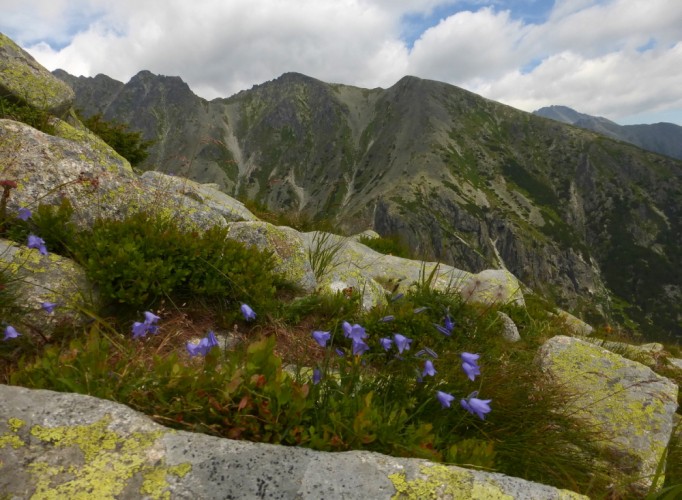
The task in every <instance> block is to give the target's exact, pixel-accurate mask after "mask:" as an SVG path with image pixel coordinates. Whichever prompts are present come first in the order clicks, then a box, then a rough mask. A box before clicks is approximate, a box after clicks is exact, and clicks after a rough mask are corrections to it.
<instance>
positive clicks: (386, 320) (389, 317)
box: [379, 314, 395, 323]
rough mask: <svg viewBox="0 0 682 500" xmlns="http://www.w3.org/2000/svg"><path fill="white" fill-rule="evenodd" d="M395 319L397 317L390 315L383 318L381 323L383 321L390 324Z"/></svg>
mask: <svg viewBox="0 0 682 500" xmlns="http://www.w3.org/2000/svg"><path fill="white" fill-rule="evenodd" d="M394 319H395V316H393V315H392V314H389V315H388V316H384V317H383V318H381V319H380V320H379V321H381V322H382V323H388V322H389V321H393V320H394Z"/></svg>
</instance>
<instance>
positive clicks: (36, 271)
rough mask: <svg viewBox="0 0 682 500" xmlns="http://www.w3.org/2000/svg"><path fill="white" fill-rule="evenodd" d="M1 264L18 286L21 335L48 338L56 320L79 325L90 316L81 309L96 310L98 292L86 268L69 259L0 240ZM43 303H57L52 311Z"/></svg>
mask: <svg viewBox="0 0 682 500" xmlns="http://www.w3.org/2000/svg"><path fill="white" fill-rule="evenodd" d="M0 266H2V268H3V269H5V270H7V271H9V273H10V275H11V277H12V282H13V283H14V284H15V285H16V287H17V294H18V295H19V304H20V305H21V306H22V310H23V315H22V318H21V322H20V323H18V324H14V325H13V326H14V327H15V328H16V329H17V330H18V331H20V333H21V334H22V335H25V334H31V333H34V332H37V333H38V334H39V335H42V336H43V337H49V336H50V335H51V334H52V332H53V331H54V327H55V325H56V324H57V323H61V322H68V323H70V324H72V325H74V326H79V325H82V324H83V323H84V321H85V320H86V319H87V318H86V317H85V316H84V315H83V314H82V312H81V311H83V310H88V311H95V310H97V303H98V297H97V293H96V291H95V290H94V289H93V287H92V286H91V284H90V283H89V282H88V280H87V278H86V277H85V272H84V271H83V269H82V268H81V267H80V266H79V265H78V264H76V263H75V262H73V261H72V260H70V259H67V258H65V257H61V256H59V255H56V254H53V253H49V252H48V255H41V254H40V252H39V251H38V250H36V249H30V248H28V247H26V246H19V245H17V244H15V243H13V242H10V241H7V240H3V239H0ZM43 302H55V303H57V304H58V306H57V307H56V308H55V310H54V312H53V313H52V314H48V313H47V312H46V311H45V310H43V308H42V306H41V304H42V303H43Z"/></svg>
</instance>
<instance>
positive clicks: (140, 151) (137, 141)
mask: <svg viewBox="0 0 682 500" xmlns="http://www.w3.org/2000/svg"><path fill="white" fill-rule="evenodd" d="M79 118H80V119H81V121H82V122H83V123H84V124H85V126H86V127H88V128H89V129H90V130H91V131H92V132H94V133H95V134H97V135H98V136H99V137H100V138H101V139H102V140H103V141H104V142H106V143H107V144H109V146H111V147H112V148H114V150H116V152H117V153H118V154H120V155H121V156H123V158H125V159H126V160H128V161H129V162H130V164H131V165H132V166H137V165H139V164H140V163H142V162H143V161H145V160H146V159H147V157H148V156H149V148H150V147H151V146H152V144H154V141H145V140H144V139H143V138H142V132H134V131H132V130H130V128H129V127H128V126H127V125H126V124H124V123H119V122H116V121H108V120H105V119H104V117H103V116H102V114H101V113H97V114H95V115H92V116H91V117H89V118H84V117H83V116H82V115H81V114H80V113H79Z"/></svg>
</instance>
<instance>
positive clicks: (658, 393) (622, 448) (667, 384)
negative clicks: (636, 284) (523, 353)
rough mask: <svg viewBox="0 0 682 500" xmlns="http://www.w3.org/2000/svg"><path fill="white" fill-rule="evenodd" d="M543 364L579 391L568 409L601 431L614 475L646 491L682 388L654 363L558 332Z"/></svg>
mask: <svg viewBox="0 0 682 500" xmlns="http://www.w3.org/2000/svg"><path fill="white" fill-rule="evenodd" d="M537 360H538V362H539V363H540V366H541V367H542V369H543V370H544V371H545V372H546V373H547V374H548V375H549V376H550V379H552V380H554V381H555V382H556V383H557V384H558V385H559V386H561V387H562V388H564V389H566V390H569V391H571V392H573V393H575V394H576V396H577V397H576V398H574V399H573V404H572V405H571V407H569V408H564V409H562V411H567V412H568V413H572V414H574V415H576V416H578V417H581V418H584V419H585V420H586V422H587V424H586V425H590V426H591V427H592V428H593V429H594V430H595V431H597V432H600V433H602V434H603V436H604V439H603V440H602V441H601V442H600V443H601V444H600V446H601V447H602V448H603V452H604V457H606V458H608V460H609V462H610V464H611V465H612V467H613V474H614V478H618V479H622V480H625V479H626V478H628V477H629V478H630V482H631V485H632V486H631V487H632V492H633V494H635V495H638V496H643V495H644V494H645V493H646V492H647V490H648V489H649V487H650V486H651V484H652V478H653V477H654V475H655V473H656V467H657V466H658V463H659V460H661V457H663V456H664V453H665V449H666V446H667V444H668V441H669V440H670V436H671V433H672V429H673V416H674V414H675V411H676V409H677V392H678V388H677V385H676V384H675V383H673V382H672V381H671V380H669V379H667V378H664V377H661V376H659V375H657V374H656V373H654V372H653V371H652V370H651V369H650V368H648V367H646V366H644V365H642V364H640V363H637V362H635V361H631V360H628V359H625V358H623V357H622V356H619V355H617V354H614V353H612V352H610V351H607V350H606V349H602V348H600V347H598V346H596V345H594V344H591V343H589V342H585V341H583V340H580V339H577V338H573V337H567V336H557V337H553V338H552V339H550V340H548V341H547V342H546V343H545V344H544V345H543V346H542V347H541V348H540V350H539V351H538V356H537Z"/></svg>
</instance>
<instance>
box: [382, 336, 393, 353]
mask: <svg viewBox="0 0 682 500" xmlns="http://www.w3.org/2000/svg"><path fill="white" fill-rule="evenodd" d="M379 344H381V347H383V348H384V351H388V350H389V349H390V348H391V344H393V341H392V340H391V339H390V338H389V337H383V338H380V339H379Z"/></svg>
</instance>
